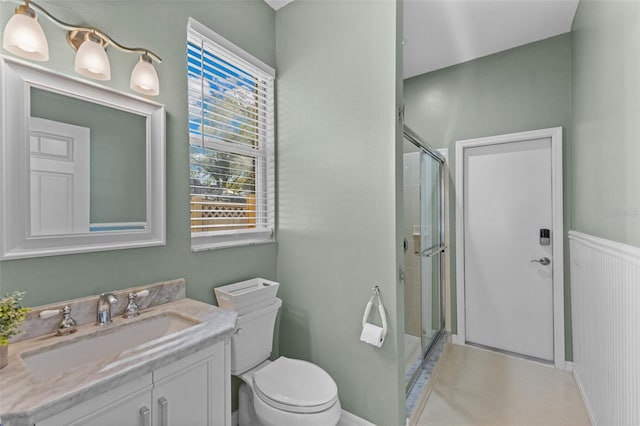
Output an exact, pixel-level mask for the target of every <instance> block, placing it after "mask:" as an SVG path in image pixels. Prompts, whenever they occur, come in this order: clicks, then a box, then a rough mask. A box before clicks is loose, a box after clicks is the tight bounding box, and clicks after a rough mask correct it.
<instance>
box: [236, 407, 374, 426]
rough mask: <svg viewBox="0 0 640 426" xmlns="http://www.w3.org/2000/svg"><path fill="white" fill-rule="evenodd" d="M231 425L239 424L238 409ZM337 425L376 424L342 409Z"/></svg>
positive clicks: (366, 425) (357, 425)
mask: <svg viewBox="0 0 640 426" xmlns="http://www.w3.org/2000/svg"><path fill="white" fill-rule="evenodd" d="M231 426H238V410H236V411H234V412H233V413H231ZM337 426H375V425H374V424H373V423H371V422H368V421H366V420H365V419H363V418H360V417H358V416H356V415H355V414H351V413H350V412H348V411H345V410H342V414H341V415H340V420H339V421H338V425H337Z"/></svg>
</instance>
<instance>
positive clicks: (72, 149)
mask: <svg viewBox="0 0 640 426" xmlns="http://www.w3.org/2000/svg"><path fill="white" fill-rule="evenodd" d="M2 82H3V86H4V88H3V89H4V90H3V99H2V128H3V129H5V131H4V133H3V138H2V148H3V152H4V153H5V155H4V156H3V158H2V164H1V165H0V166H1V168H2V177H3V179H2V197H1V202H2V205H1V207H2V213H3V220H2V226H1V229H2V234H0V238H1V247H0V248H1V253H0V256H1V257H0V258H1V259H13V258H23V257H35V256H50V255H56V254H68V253H79V252H87V251H99V250H113V249H118V248H132V247H144V246H151V245H162V244H164V243H165V213H164V209H165V201H164V200H165V179H164V162H165V158H164V155H165V154H164V151H165V129H164V128H165V112H164V106H162V105H160V104H157V103H154V102H151V101H147V100H145V99H142V98H138V97H136V96H131V95H128V94H124V93H120V92H117V91H114V90H111V89H107V88H104V87H101V86H98V85H95V84H92V83H87V82H84V81H82V80H78V79H74V78H69V77H66V76H62V75H58V74H55V73H53V72H50V71H47V70H44V69H41V68H37V67H34V66H32V65H30V64H27V63H25V62H22V61H19V60H14V59H12V58H7V57H3V58H2Z"/></svg>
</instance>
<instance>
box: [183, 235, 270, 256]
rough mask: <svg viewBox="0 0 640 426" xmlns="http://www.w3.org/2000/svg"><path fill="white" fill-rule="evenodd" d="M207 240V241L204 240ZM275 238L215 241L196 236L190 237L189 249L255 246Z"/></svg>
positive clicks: (201, 249)
mask: <svg viewBox="0 0 640 426" xmlns="http://www.w3.org/2000/svg"><path fill="white" fill-rule="evenodd" d="M198 240H200V241H198ZM204 240H207V241H204ZM275 242H276V240H275V239H274V238H269V239H264V238H255V239H254V238H247V239H242V240H235V241H216V242H212V241H211V240H210V239H207V238H202V239H201V238H197V239H194V238H193V237H192V239H191V251H192V252H194V253H196V252H201V251H209V250H218V249H224V248H230V247H242V246H257V245H262V244H272V243H275Z"/></svg>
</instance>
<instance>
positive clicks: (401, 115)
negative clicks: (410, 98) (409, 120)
mask: <svg viewBox="0 0 640 426" xmlns="http://www.w3.org/2000/svg"><path fill="white" fill-rule="evenodd" d="M398 121H400V122H401V123H403V124H404V105H402V106H401V107H400V108H398Z"/></svg>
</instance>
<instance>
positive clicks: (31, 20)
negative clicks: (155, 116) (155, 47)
mask: <svg viewBox="0 0 640 426" xmlns="http://www.w3.org/2000/svg"><path fill="white" fill-rule="evenodd" d="M34 9H37V10H38V11H39V12H41V13H42V14H43V15H44V16H46V17H47V18H48V19H49V20H50V21H51V22H53V23H54V24H56V25H57V26H58V27H60V28H62V29H64V30H66V31H67V40H68V41H69V44H70V45H71V46H72V47H73V48H74V49H75V50H76V51H77V52H76V59H75V70H76V72H78V73H80V74H82V75H84V76H86V77H89V78H92V79H95V80H110V79H111V65H110V63H109V57H108V56H107V52H106V49H107V48H108V47H109V46H113V47H114V48H116V49H118V50H120V51H123V52H133V53H138V54H141V56H140V60H139V61H138V63H137V64H136V66H135V68H134V69H133V72H132V73H131V81H130V87H131V89H133V90H135V91H137V92H139V93H142V94H145V95H150V96H156V95H158V93H159V92H160V90H159V88H160V83H159V79H158V73H157V72H156V69H155V67H154V66H153V63H154V61H155V62H156V63H160V62H162V60H161V59H160V57H159V56H158V55H156V54H155V53H153V52H152V51H150V50H148V49H144V48H141V47H126V46H123V45H121V44H119V43H117V42H116V41H115V40H113V39H112V38H111V37H110V36H109V35H107V34H106V33H104V32H102V31H100V30H98V29H97V28H93V27H86V26H79V25H71V24H67V23H65V22H62V21H60V20H59V19H57V18H55V17H54V16H53V15H51V14H50V13H49V12H47V11H46V10H45V9H44V8H43V7H42V6H40V5H38V4H37V3H34V2H33V1H31V0H24V4H22V5H20V6H18V7H17V8H16V11H15V15H13V16H12V17H11V19H9V22H7V26H6V27H5V29H4V36H3V42H2V47H4V48H5V49H6V50H7V51H9V52H11V53H13V54H15V55H17V56H21V57H23V58H26V59H31V60H34V61H47V60H49V46H48V43H47V38H46V36H45V34H44V31H43V30H42V27H41V26H40V24H39V23H38V17H37V15H36V12H35V10H34Z"/></svg>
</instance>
